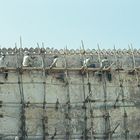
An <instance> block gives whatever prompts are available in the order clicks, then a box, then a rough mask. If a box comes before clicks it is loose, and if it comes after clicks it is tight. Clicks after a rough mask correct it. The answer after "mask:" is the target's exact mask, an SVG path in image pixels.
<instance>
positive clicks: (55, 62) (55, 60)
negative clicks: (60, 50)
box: [50, 55, 58, 69]
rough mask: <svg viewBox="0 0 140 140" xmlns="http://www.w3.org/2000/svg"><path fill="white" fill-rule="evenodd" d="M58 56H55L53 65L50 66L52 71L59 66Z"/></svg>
mask: <svg viewBox="0 0 140 140" xmlns="http://www.w3.org/2000/svg"><path fill="white" fill-rule="evenodd" d="M57 61H58V56H57V55H55V56H54V59H53V62H52V64H51V65H50V69H51V68H53V67H56V66H57Z"/></svg>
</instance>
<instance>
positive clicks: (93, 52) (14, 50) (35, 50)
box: [0, 47, 140, 55]
mask: <svg viewBox="0 0 140 140" xmlns="http://www.w3.org/2000/svg"><path fill="white" fill-rule="evenodd" d="M25 51H28V52H30V53H32V54H41V53H43V54H52V55H53V54H60V55H61V54H62V55H63V54H67V55H77V54H79V55H80V54H87V55H98V54H100V55H115V54H117V55H132V54H134V55H140V49H133V50H131V49H100V50H96V49H86V50H80V49H53V48H16V47H15V48H0V54H16V53H21V54H22V53H24V52H25Z"/></svg>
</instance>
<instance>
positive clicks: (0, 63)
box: [0, 54, 6, 68]
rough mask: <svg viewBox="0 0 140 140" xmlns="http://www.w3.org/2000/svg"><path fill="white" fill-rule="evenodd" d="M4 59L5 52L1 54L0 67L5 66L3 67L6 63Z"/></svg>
mask: <svg viewBox="0 0 140 140" xmlns="http://www.w3.org/2000/svg"><path fill="white" fill-rule="evenodd" d="M4 59H5V54H3V55H2V56H1V57H0V67H1V68H5V67H6V63H5V61H4Z"/></svg>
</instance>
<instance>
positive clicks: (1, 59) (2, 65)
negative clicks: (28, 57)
mask: <svg viewBox="0 0 140 140" xmlns="http://www.w3.org/2000/svg"><path fill="white" fill-rule="evenodd" d="M6 67H7V63H5V54H3V55H2V56H1V57H0V68H1V69H5V68H6ZM4 78H5V79H6V80H7V78H8V71H7V70H4Z"/></svg>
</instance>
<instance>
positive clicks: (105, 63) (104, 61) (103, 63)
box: [100, 59, 109, 68]
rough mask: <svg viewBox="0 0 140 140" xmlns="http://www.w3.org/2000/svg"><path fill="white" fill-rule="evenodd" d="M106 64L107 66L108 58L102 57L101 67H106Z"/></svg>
mask: <svg viewBox="0 0 140 140" xmlns="http://www.w3.org/2000/svg"><path fill="white" fill-rule="evenodd" d="M108 66H109V61H108V59H103V60H102V61H101V64H100V67H101V68H106V67H108Z"/></svg>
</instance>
